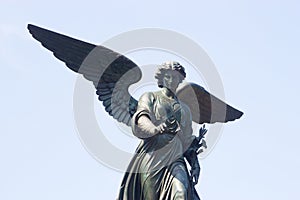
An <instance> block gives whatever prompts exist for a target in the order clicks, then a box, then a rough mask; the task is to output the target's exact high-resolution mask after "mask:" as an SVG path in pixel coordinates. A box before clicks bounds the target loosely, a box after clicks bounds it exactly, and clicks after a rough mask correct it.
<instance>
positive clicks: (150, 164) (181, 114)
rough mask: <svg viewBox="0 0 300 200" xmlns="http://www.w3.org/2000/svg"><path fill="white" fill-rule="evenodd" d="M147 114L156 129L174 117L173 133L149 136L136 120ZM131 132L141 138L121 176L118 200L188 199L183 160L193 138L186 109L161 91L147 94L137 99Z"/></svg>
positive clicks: (190, 194) (186, 174)
mask: <svg viewBox="0 0 300 200" xmlns="http://www.w3.org/2000/svg"><path fill="white" fill-rule="evenodd" d="M142 115H146V116H147V117H149V119H150V120H151V122H152V123H153V124H154V125H155V126H158V125H160V124H161V123H163V122H165V121H166V119H167V118H168V117H169V116H171V115H173V116H175V118H176V120H177V122H178V128H177V129H176V134H173V133H168V132H164V133H162V134H156V135H154V136H153V135H149V133H147V132H145V130H143V129H141V128H140V127H139V126H138V124H137V121H138V119H139V117H140V116H142ZM132 132H133V134H134V135H135V136H136V137H138V138H140V139H141V143H140V144H139V146H138V147H137V149H136V152H135V155H134V157H133V158H132V160H131V162H130V164H129V166H128V169H127V171H126V173H125V175H124V178H123V181H122V184H121V188H120V193H119V197H118V199H119V200H174V199H180V200H186V199H187V200H191V199H193V197H192V196H193V194H192V192H193V190H192V189H193V188H192V187H193V186H191V182H190V176H189V174H188V170H187V166H186V163H185V160H184V157H183V153H184V152H185V151H186V150H187V148H188V147H189V145H190V144H191V142H192V141H193V139H194V136H193V135H192V118H191V113H190V110H189V108H188V107H187V106H186V105H185V104H183V103H182V102H179V101H178V100H177V98H176V97H175V98H169V97H167V96H166V95H165V94H164V93H162V91H159V92H148V93H145V94H144V95H142V97H141V98H140V99H139V103H138V108H137V111H136V113H135V114H134V116H133V118H132Z"/></svg>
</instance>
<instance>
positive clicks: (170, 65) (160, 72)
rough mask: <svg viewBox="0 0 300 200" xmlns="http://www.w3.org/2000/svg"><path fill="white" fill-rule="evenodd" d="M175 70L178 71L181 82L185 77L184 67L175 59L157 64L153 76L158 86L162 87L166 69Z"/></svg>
mask: <svg viewBox="0 0 300 200" xmlns="http://www.w3.org/2000/svg"><path fill="white" fill-rule="evenodd" d="M174 70H176V71H177V72H179V74H180V76H179V78H180V82H179V83H181V82H182V81H183V80H184V79H185V77H186V73H185V69H184V67H183V66H182V65H181V64H180V63H179V62H176V61H169V62H165V63H163V64H161V65H159V66H158V69H157V72H156V74H155V78H156V79H157V85H158V87H161V88H162V87H163V78H164V76H165V73H166V72H167V71H174Z"/></svg>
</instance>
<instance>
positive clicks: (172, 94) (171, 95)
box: [162, 87, 175, 99]
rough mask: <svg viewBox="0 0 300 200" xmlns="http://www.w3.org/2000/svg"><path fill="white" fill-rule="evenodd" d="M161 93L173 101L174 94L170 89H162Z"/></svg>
mask: <svg viewBox="0 0 300 200" xmlns="http://www.w3.org/2000/svg"><path fill="white" fill-rule="evenodd" d="M162 92H163V93H164V95H166V96H167V97H169V98H172V99H174V98H175V94H174V92H172V91H171V90H170V89H168V88H165V87H164V88H163V89H162Z"/></svg>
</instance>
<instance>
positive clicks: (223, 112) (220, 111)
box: [176, 83, 243, 124]
mask: <svg viewBox="0 0 300 200" xmlns="http://www.w3.org/2000/svg"><path fill="white" fill-rule="evenodd" d="M176 95H177V97H178V98H179V99H180V100H181V101H182V102H184V103H185V104H187V105H188V106H189V107H190V110H191V113H192V118H193V121H194V122H196V123H199V124H202V123H216V122H223V123H226V122H228V121H234V120H236V119H239V118H240V117H241V116H242V115H243V112H241V111H239V110H237V109H235V108H233V107H232V106H230V105H228V104H226V103H225V102H223V101H222V100H220V99H219V98H217V97H215V96H214V95H212V94H210V93H209V92H207V91H206V90H205V89H204V88H203V87H201V86H199V85H197V84H195V83H187V84H185V85H184V86H182V87H180V88H179V89H178V90H177V94H176Z"/></svg>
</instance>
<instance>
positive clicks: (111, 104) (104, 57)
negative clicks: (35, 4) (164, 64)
mask: <svg viewBox="0 0 300 200" xmlns="http://www.w3.org/2000/svg"><path fill="white" fill-rule="evenodd" d="M28 30H29V32H30V33H31V35H32V36H33V38H35V39H36V40H38V41H39V42H40V43H41V44H42V46H44V47H45V48H46V49H48V50H50V51H51V52H52V53H53V54H54V56H55V57H56V58H57V59H59V60H61V61H63V62H64V63H65V64H66V66H67V67H68V68H70V69H71V70H73V71H74V72H77V73H80V74H82V75H83V76H84V77H85V78H86V79H88V80H90V81H92V82H93V84H94V86H95V88H96V90H97V91H96V94H97V95H98V96H99V97H98V99H99V100H100V101H102V103H103V106H104V107H105V110H106V111H107V112H108V113H109V114H110V115H111V116H112V117H113V118H115V119H116V120H118V121H120V122H123V123H125V124H127V125H130V122H131V117H132V115H133V113H134V112H135V111H136V107H137V100H136V99H134V98H133V97H132V96H131V95H130V94H129V92H128V88H129V86H130V85H131V84H133V83H136V82H138V81H139V80H140V79H141V76H142V72H141V70H140V68H139V67H138V66H137V65H136V64H135V63H134V62H132V61H131V60H130V59H128V58H127V57H125V56H123V55H121V54H119V53H117V52H114V51H112V50H110V49H108V48H106V47H104V46H97V45H94V44H90V43H87V42H84V41H81V40H78V39H75V38H72V37H69V36H66V35H63V34H60V33H56V32H53V31H50V30H47V29H44V28H41V27H38V26H35V25H32V24H29V25H28Z"/></svg>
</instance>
